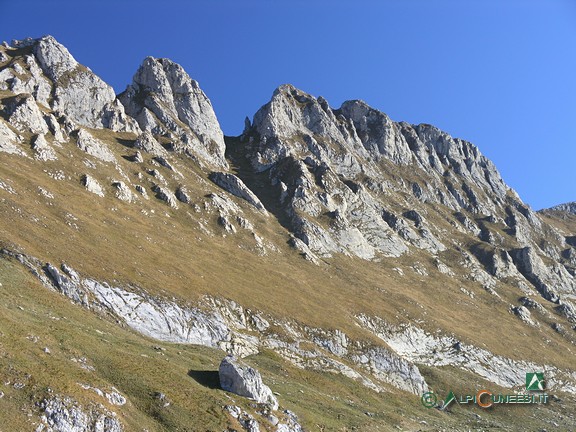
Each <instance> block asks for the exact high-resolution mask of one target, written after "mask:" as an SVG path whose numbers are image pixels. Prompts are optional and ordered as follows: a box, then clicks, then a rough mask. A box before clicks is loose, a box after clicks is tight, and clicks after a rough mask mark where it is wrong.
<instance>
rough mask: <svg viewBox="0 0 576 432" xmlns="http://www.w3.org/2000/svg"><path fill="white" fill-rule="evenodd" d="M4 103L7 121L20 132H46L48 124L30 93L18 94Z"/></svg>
mask: <svg viewBox="0 0 576 432" xmlns="http://www.w3.org/2000/svg"><path fill="white" fill-rule="evenodd" d="M5 105H6V108H5V111H6V114H8V122H9V123H10V124H11V125H12V126H14V127H15V128H17V129H18V130H20V131H21V132H31V133H33V134H45V133H47V132H48V125H47V124H46V122H45V121H44V118H43V116H42V112H41V111H40V109H39V108H38V105H37V104H36V101H35V100H34V98H33V97H32V96H31V95H27V94H21V95H18V96H16V97H14V98H12V99H10V100H8V101H7V102H6V103H5Z"/></svg>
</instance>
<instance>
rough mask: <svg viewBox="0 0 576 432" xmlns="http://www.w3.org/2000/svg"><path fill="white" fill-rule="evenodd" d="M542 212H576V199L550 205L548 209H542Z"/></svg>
mask: <svg viewBox="0 0 576 432" xmlns="http://www.w3.org/2000/svg"><path fill="white" fill-rule="evenodd" d="M540 212H542V213H548V212H565V213H571V214H576V201H574V202H569V203H564V204H559V205H557V206H554V207H550V208H548V209H544V210H540Z"/></svg>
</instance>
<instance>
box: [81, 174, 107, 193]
mask: <svg viewBox="0 0 576 432" xmlns="http://www.w3.org/2000/svg"><path fill="white" fill-rule="evenodd" d="M82 185H83V186H84V187H85V188H86V190H87V191H88V192H92V193H93V194H96V195H98V196H100V197H103V196H104V190H103V189H102V186H100V183H98V181H96V179H95V178H94V177H92V176H90V175H88V174H84V175H83V176H82Z"/></svg>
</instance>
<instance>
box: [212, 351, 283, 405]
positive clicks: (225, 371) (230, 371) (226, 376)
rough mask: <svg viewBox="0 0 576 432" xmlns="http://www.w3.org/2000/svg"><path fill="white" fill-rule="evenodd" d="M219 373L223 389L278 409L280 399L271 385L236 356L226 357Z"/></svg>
mask: <svg viewBox="0 0 576 432" xmlns="http://www.w3.org/2000/svg"><path fill="white" fill-rule="evenodd" d="M218 374H219V376H220V385H221V386H222V389H223V390H226V391H229V392H231V393H234V394H237V395H240V396H245V397H248V398H252V399H254V400H255V401H256V402H258V403H264V404H268V405H269V406H270V407H271V408H272V409H273V410H277V409H278V401H277V400H276V397H275V396H274V395H273V394H272V390H270V387H268V386H267V385H265V384H264V383H263V382H262V377H261V376H260V373H259V372H258V371H257V370H255V369H253V368H252V367H250V366H248V365H246V364H245V363H243V362H241V361H240V360H238V359H236V358H235V357H233V356H231V355H228V356H226V357H224V359H223V360H222V362H221V363H220V368H219V370H218Z"/></svg>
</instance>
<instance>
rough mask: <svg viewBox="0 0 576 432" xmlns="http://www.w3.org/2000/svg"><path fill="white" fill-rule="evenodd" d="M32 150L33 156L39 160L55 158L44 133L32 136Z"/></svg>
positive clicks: (54, 153)
mask: <svg viewBox="0 0 576 432" xmlns="http://www.w3.org/2000/svg"><path fill="white" fill-rule="evenodd" d="M32 150H34V158H35V159H38V160H40V161H43V162H45V161H49V160H50V161H52V160H56V159H57V157H56V152H55V151H54V149H53V148H52V147H51V146H50V144H48V141H46V137H45V136H44V135H37V136H36V138H34V142H33V144H32Z"/></svg>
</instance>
